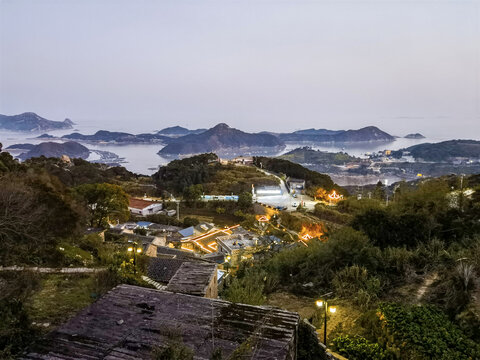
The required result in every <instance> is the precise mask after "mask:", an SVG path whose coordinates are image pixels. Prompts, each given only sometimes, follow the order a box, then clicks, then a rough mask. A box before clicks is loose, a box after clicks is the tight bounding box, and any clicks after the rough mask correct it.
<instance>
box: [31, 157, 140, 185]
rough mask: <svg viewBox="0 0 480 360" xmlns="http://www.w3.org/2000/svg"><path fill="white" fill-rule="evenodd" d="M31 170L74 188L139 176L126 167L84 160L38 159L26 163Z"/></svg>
mask: <svg viewBox="0 0 480 360" xmlns="http://www.w3.org/2000/svg"><path fill="white" fill-rule="evenodd" d="M25 165H26V166H27V167H28V168H30V169H42V170H45V171H46V172H47V173H48V174H50V175H52V176H55V177H57V178H58V179H59V180H60V181H61V182H62V183H63V184H64V185H66V186H69V187H74V186H78V185H82V184H94V183H111V184H117V185H118V184H120V183H122V182H124V181H132V180H136V179H137V176H136V175H135V174H133V173H131V172H130V171H128V170H127V169H125V168H124V167H121V166H113V167H111V166H108V165H105V164H98V163H91V162H88V161H86V160H83V159H72V160H71V162H65V161H62V160H61V159H57V158H46V157H43V156H42V157H38V158H31V159H28V160H27V161H25Z"/></svg>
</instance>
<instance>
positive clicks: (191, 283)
mask: <svg viewBox="0 0 480 360" xmlns="http://www.w3.org/2000/svg"><path fill="white" fill-rule="evenodd" d="M216 276H217V264H215V263H213V264H212V263H208V262H198V261H197V262H184V263H183V264H182V265H181V266H180V268H179V269H178V270H177V272H176V273H175V275H173V277H172V278H171V279H170V282H169V283H168V285H167V290H168V291H172V292H179V293H182V294H190V295H198V296H204V295H205V294H206V291H207V288H208V284H209V283H210V281H211V280H212V278H214V277H216Z"/></svg>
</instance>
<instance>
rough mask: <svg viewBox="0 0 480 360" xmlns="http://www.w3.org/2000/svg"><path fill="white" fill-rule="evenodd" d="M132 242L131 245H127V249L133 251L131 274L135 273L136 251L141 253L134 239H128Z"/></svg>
mask: <svg viewBox="0 0 480 360" xmlns="http://www.w3.org/2000/svg"><path fill="white" fill-rule="evenodd" d="M129 242H131V243H132V245H133V246H131V247H129V248H128V249H127V250H128V252H133V275H137V253H138V254H141V253H142V248H139V247H138V244H137V242H136V241H133V242H132V241H129Z"/></svg>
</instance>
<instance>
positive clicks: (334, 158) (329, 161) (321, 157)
mask: <svg viewBox="0 0 480 360" xmlns="http://www.w3.org/2000/svg"><path fill="white" fill-rule="evenodd" d="M278 158H279V159H284V160H289V161H293V162H296V163H300V164H305V163H308V164H322V165H344V164H345V163H348V162H354V161H359V160H360V159H359V158H356V157H354V156H350V155H348V154H347V153H343V152H337V153H333V152H326V151H320V150H313V149H312V148H309V147H303V148H297V149H294V150H292V151H289V152H287V153H285V154H283V155H281V156H279V157H278Z"/></svg>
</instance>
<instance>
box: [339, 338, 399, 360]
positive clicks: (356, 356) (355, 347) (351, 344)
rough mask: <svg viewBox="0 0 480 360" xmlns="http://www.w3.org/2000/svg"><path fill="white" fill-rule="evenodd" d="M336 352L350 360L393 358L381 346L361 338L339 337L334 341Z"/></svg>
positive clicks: (384, 359) (383, 359)
mask: <svg viewBox="0 0 480 360" xmlns="http://www.w3.org/2000/svg"><path fill="white" fill-rule="evenodd" d="M333 344H334V345H335V348H336V351H338V352H339V353H340V354H341V355H344V356H346V357H347V358H348V359H349V360H386V359H391V358H392V357H391V356H390V355H389V354H387V353H386V352H385V351H384V350H383V349H382V348H381V347H380V345H379V344H376V343H371V342H369V341H368V340H366V339H365V338H363V337H361V336H355V337H350V336H348V335H345V336H339V337H337V338H335V339H333Z"/></svg>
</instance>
